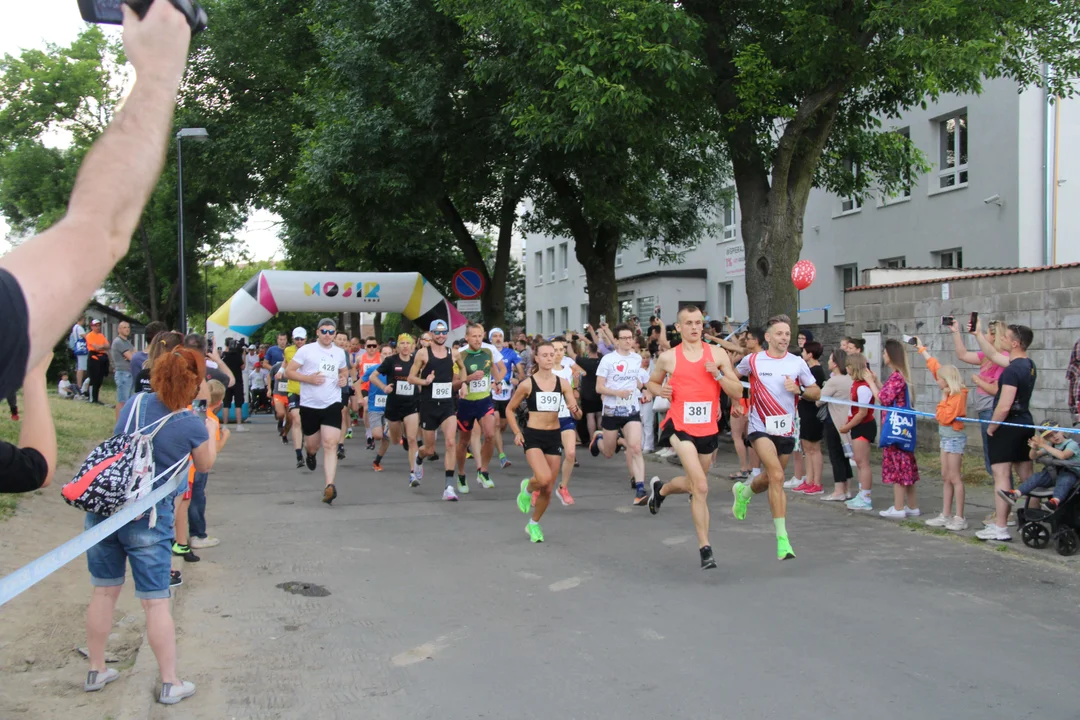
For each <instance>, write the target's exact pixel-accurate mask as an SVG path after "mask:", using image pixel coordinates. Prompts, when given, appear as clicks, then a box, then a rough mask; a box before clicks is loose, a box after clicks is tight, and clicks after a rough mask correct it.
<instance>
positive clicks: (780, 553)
mask: <svg viewBox="0 0 1080 720" xmlns="http://www.w3.org/2000/svg"><path fill="white" fill-rule="evenodd" d="M776 557H777V559H778V560H794V559H795V551H794V550H792V549H791V543H790V542H788V539H787V538H786V537H778V538H776Z"/></svg>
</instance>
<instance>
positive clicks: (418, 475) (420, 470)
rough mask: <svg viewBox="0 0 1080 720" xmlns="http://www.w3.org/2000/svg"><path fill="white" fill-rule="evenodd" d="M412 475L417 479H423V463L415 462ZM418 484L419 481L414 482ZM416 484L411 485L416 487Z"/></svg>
mask: <svg viewBox="0 0 1080 720" xmlns="http://www.w3.org/2000/svg"><path fill="white" fill-rule="evenodd" d="M413 475H415V476H416V479H417V480H423V479H424V466H423V464H421V463H417V464H416V472H414V473H413ZM419 484H420V483H416V485H419ZM416 485H413V487H416Z"/></svg>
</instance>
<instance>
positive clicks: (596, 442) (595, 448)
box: [589, 430, 604, 457]
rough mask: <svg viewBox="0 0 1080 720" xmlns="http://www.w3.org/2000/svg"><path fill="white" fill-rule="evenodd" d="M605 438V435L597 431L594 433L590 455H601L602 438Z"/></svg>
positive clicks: (590, 444) (590, 445) (590, 443)
mask: <svg viewBox="0 0 1080 720" xmlns="http://www.w3.org/2000/svg"><path fill="white" fill-rule="evenodd" d="M602 437H604V433H603V432H601V431H600V430H597V431H596V432H594V433H593V436H592V440H591V441H589V453H590V454H591V455H592V456H593V457H596V456H598V455H599V454H600V438H602Z"/></svg>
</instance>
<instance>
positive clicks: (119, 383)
mask: <svg viewBox="0 0 1080 720" xmlns="http://www.w3.org/2000/svg"><path fill="white" fill-rule="evenodd" d="M113 380H115V381H116V402H117V403H119V404H121V405H123V404H124V403H126V402H127V401H128V400H130V399H131V382H132V381H131V373H129V372H127V371H126V370H117V371H116V372H115V373H113Z"/></svg>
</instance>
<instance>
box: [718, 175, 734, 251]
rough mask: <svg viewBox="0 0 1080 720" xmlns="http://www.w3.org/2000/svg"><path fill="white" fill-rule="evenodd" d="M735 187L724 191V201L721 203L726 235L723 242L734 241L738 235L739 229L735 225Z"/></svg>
mask: <svg viewBox="0 0 1080 720" xmlns="http://www.w3.org/2000/svg"><path fill="white" fill-rule="evenodd" d="M736 200H737V198H736V197H735V187H734V186H731V187H728V188H726V189H725V190H724V199H723V200H722V201H721V203H720V211H721V213H722V218H723V221H724V222H723V225H724V235H723V238H724V239H723V240H722V241H721V242H727V241H728V240H734V239H735V238H736V236H737V235H738V232H737V227H736V225H735V202H736Z"/></svg>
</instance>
